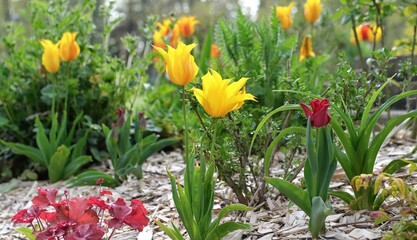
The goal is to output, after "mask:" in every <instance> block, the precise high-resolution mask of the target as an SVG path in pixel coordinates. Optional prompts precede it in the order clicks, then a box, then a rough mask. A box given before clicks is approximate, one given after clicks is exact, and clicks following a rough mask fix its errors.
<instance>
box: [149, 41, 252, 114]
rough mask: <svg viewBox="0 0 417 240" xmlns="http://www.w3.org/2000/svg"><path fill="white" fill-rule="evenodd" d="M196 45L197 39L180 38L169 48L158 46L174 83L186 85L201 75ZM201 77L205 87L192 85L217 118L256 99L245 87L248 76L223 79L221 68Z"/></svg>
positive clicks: (203, 103)
mask: <svg viewBox="0 0 417 240" xmlns="http://www.w3.org/2000/svg"><path fill="white" fill-rule="evenodd" d="M195 46H196V44H195V43H193V44H190V45H185V44H184V43H181V42H180V43H179V44H178V46H177V47H176V48H174V47H171V46H167V47H168V50H167V51H165V50H164V49H163V48H160V47H157V46H154V48H155V49H156V50H157V51H158V52H159V53H160V54H161V55H162V56H163V58H164V60H165V64H166V67H165V68H166V72H167V74H168V76H169V79H170V80H171V81H172V82H173V83H175V84H177V85H180V86H185V85H187V84H188V83H190V82H191V81H192V80H193V79H194V77H195V76H196V75H197V73H198V67H197V64H196V63H195V61H194V57H193V56H192V55H191V50H192V49H193V48H194V47H195ZM201 79H202V89H198V88H192V91H193V92H194V95H195V97H196V98H197V100H198V102H199V103H200V104H201V105H202V106H203V108H204V110H205V111H206V112H207V114H209V115H210V116H212V117H214V118H218V117H223V116H225V115H227V114H228V113H229V112H231V111H234V110H237V109H239V108H240V107H242V105H243V103H244V101H245V100H252V101H256V100H255V97H254V96H253V95H252V94H249V93H246V91H245V87H244V85H245V84H246V81H247V80H248V79H247V78H241V79H240V80H239V81H237V82H233V83H231V79H223V78H222V77H221V76H220V74H219V73H218V72H216V71H214V70H212V71H211V73H210V72H208V73H207V74H206V75H204V76H203V77H202V78H201Z"/></svg>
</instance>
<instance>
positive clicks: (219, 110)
mask: <svg viewBox="0 0 417 240" xmlns="http://www.w3.org/2000/svg"><path fill="white" fill-rule="evenodd" d="M201 79H202V87H203V89H198V88H193V89H192V90H193V92H194V96H195V97H196V98H197V100H198V102H199V103H200V104H201V106H203V108H204V110H205V111H206V112H207V114H208V115H210V116H212V117H214V118H218V117H223V116H226V115H227V114H228V113H229V112H231V111H234V110H237V109H239V108H240V107H242V105H243V103H244V101H245V100H252V101H256V99H255V97H254V96H253V95H252V94H249V93H246V91H245V88H244V85H245V83H246V81H247V80H248V78H241V79H240V80H239V81H237V82H233V83H231V84H229V83H230V82H231V79H222V77H221V76H220V74H219V73H217V72H216V71H214V70H212V71H211V73H210V72H208V73H207V74H206V75H204V76H203V77H202V78H201ZM242 88H243V89H242Z"/></svg>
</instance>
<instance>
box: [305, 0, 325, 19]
mask: <svg viewBox="0 0 417 240" xmlns="http://www.w3.org/2000/svg"><path fill="white" fill-rule="evenodd" d="M320 14H321V3H320V0H307V2H306V3H305V4H304V17H305V18H306V20H307V21H308V22H310V23H315V22H316V21H317V19H319V17H320Z"/></svg>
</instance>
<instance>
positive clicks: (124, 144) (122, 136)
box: [117, 114, 132, 154]
mask: <svg viewBox="0 0 417 240" xmlns="http://www.w3.org/2000/svg"><path fill="white" fill-rule="evenodd" d="M130 122H131V119H130V116H129V115H128V114H127V115H126V121H125V122H124V123H123V126H122V128H121V129H120V132H119V141H118V142H117V144H118V147H119V150H120V153H121V154H124V153H126V152H127V151H129V150H130V149H131V147H132V145H131V143H130Z"/></svg>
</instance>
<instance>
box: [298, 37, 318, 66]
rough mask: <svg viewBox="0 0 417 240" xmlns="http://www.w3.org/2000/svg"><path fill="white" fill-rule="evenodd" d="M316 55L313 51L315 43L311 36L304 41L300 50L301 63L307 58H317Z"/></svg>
mask: <svg viewBox="0 0 417 240" xmlns="http://www.w3.org/2000/svg"><path fill="white" fill-rule="evenodd" d="M315 56H316V54H315V53H314V51H313V43H312V41H311V37H310V36H306V37H304V39H303V43H302V44H301V48H300V61H303V60H304V59H305V58H307V57H315Z"/></svg>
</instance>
